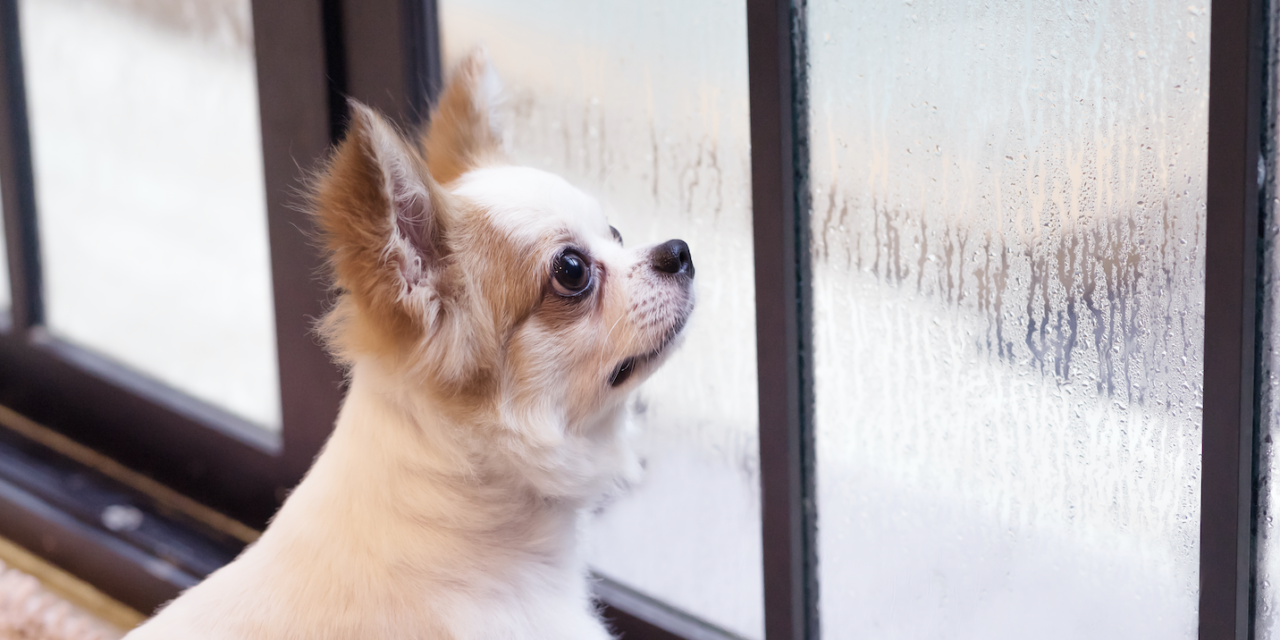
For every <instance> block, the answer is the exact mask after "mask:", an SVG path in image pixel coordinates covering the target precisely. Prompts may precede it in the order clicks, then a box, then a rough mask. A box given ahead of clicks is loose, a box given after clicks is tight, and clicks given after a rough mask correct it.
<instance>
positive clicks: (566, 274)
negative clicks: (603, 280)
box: [551, 250, 591, 296]
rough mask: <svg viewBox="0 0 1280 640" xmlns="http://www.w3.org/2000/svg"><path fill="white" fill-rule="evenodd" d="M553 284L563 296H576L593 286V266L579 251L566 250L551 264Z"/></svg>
mask: <svg viewBox="0 0 1280 640" xmlns="http://www.w3.org/2000/svg"><path fill="white" fill-rule="evenodd" d="M551 286H552V287H554V288H555V290H556V293H558V294H560V295H562V296H576V295H578V294H580V293H582V292H583V291H586V290H587V287H589V286H591V267H590V266H589V265H587V259H586V258H583V257H582V254H580V253H578V252H577V251H572V250H569V251H565V252H564V253H561V254H560V255H558V256H556V260H555V262H554V263H552V265H551Z"/></svg>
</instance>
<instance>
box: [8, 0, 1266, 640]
mask: <svg viewBox="0 0 1280 640" xmlns="http://www.w3.org/2000/svg"><path fill="white" fill-rule="evenodd" d="M806 2H807V0H747V2H746V3H745V7H744V10H745V11H746V12H747V45H748V65H749V82H750V87H749V105H750V111H751V116H750V121H751V123H750V132H751V155H752V157H751V163H752V200H753V212H754V213H753V217H754V222H753V224H754V229H753V239H754V243H755V245H754V249H755V293H756V323H757V334H756V346H757V362H758V381H757V384H758V392H759V418H760V422H759V424H760V434H759V438H760V452H761V453H760V455H761V460H760V477H761V500H762V521H761V527H762V529H761V530H762V535H763V549H764V551H763V556H762V558H761V562H762V566H763V575H764V581H765V592H764V609H765V637H766V638H767V640H800V639H801V638H816V637H818V635H819V634H820V626H819V613H820V612H819V608H818V593H819V591H818V584H817V557H816V534H817V526H818V516H817V513H816V511H815V510H816V506H815V505H816V500H815V496H816V487H815V484H814V470H813V464H814V462H813V461H814V436H813V407H814V399H813V385H812V381H813V358H812V355H813V354H812V329H811V319H812V308H813V307H812V290H811V283H810V264H809V260H810V252H809V250H808V247H809V217H808V216H809V202H808V199H809V191H808V184H807V174H808V122H807V117H808V105H807V77H806V73H807V71H806V69H807V65H806V60H805V58H806V42H805V36H806V32H807V31H806V24H805V14H806V7H807V5H806ZM1269 10H1270V7H1269V6H1268V3H1266V2H1264V1H1263V0H1215V1H1214V2H1213V5H1212V14H1211V35H1212V38H1211V43H1210V49H1211V53H1210V87H1211V90H1210V93H1209V139H1208V158H1209V174H1208V184H1207V193H1208V195H1207V205H1206V206H1207V222H1206V225H1207V229H1206V296H1205V307H1206V311H1205V363H1204V409H1203V441H1202V485H1201V499H1202V504H1201V528H1200V532H1201V533H1200V535H1201V545H1200V578H1201V590H1200V626H1199V638H1200V639H1201V640H1226V639H1228V638H1231V639H1244V638H1248V637H1250V636H1251V635H1252V620H1253V610H1254V608H1255V606H1256V604H1255V602H1254V595H1253V592H1252V579H1253V571H1254V567H1255V562H1256V557H1255V556H1256V533H1255V532H1254V531H1253V529H1254V527H1255V526H1256V518H1257V515H1256V514H1257V500H1258V496H1257V485H1258V479H1257V473H1258V469H1259V468H1260V466H1259V463H1258V460H1257V455H1258V452H1257V447H1256V446H1255V442H1256V438H1255V435H1256V432H1257V429H1258V424H1257V416H1258V412H1257V403H1258V401H1259V396H1260V394H1259V391H1258V384H1259V380H1258V379H1257V376H1256V368H1257V366H1258V363H1259V358H1258V356H1257V345H1258V344H1259V343H1260V339H1259V336H1258V335H1257V331H1258V323H1257V320H1256V317H1257V313H1258V306H1257V297H1258V294H1259V290H1258V286H1259V283H1260V282H1261V281H1262V280H1261V279H1260V277H1259V268H1260V261H1259V260H1258V255H1257V254H1258V250H1259V249H1258V237H1259V224H1260V222H1263V221H1264V219H1263V218H1262V217H1261V212H1260V211H1261V210H1260V207H1261V202H1262V200H1261V195H1260V193H1259V191H1260V187H1259V186H1258V181H1259V161H1260V160H1261V159H1262V156H1261V155H1260V149H1262V148H1265V146H1264V145H1263V139H1262V138H1263V135H1264V133H1265V130H1266V128H1265V127H1264V126H1263V119H1264V115H1263V114H1264V109H1263V105H1264V104H1266V103H1267V101H1268V97H1267V96H1266V95H1265V87H1266V84H1265V70H1266V69H1267V67H1268V65H1272V64H1277V63H1278V62H1280V61H1275V60H1266V59H1265V56H1264V53H1263V52H1264V51H1265V45H1266V42H1267V38H1268V37H1270V35H1271V34H1268V33H1267V26H1266V25H1267V23H1268V20H1267V19H1266V17H1267V13H1266V12H1267V11H1269ZM253 27H254V33H255V38H254V47H255V54H256V60H257V72H258V91H259V101H260V109H261V122H262V137H263V154H264V155H263V158H264V176H265V179H266V186H267V199H268V202H267V212H268V214H267V223H268V233H269V238H270V247H271V265H272V284H273V291H274V302H275V317H276V323H277V326H276V337H277V350H278V355H279V365H280V368H279V370H280V393H281V406H282V429H281V433H280V437H279V438H278V439H276V438H272V437H268V436H266V435H265V434H264V433H263V432H262V431H261V430H259V429H256V428H254V427H252V425H248V424H247V423H245V422H244V421H243V420H241V419H239V418H237V417H235V416H232V415H230V414H228V413H226V412H225V411H222V410H220V409H218V408H216V407H213V406H212V405H209V404H207V403H203V402H201V401H198V400H193V399H191V398H189V397H187V396H185V395H183V394H181V393H180V392H177V391H175V390H173V389H170V388H168V387H165V386H164V385H162V384H159V383H157V382H154V381H152V380H149V379H147V378H146V377H145V376H142V375H139V374H137V373H134V372H132V371H129V370H128V369H126V368H125V367H122V366H120V365H117V364H114V363H112V362H110V361H108V360H106V359H104V358H101V357H99V356H96V355H93V354H92V353H89V352H88V351H85V350H83V349H80V348H78V347H75V346H73V345H69V344H66V343H63V342H60V341H58V340H57V339H55V338H52V337H50V336H49V335H48V334H47V332H45V331H43V330H42V329H41V328H40V325H41V323H42V321H43V315H44V313H43V304H42V299H41V295H40V291H41V278H40V258H39V244H38V242H39V234H38V229H37V219H36V207H37V206H38V202H36V195H35V189H34V182H33V175H32V165H31V162H30V156H31V149H30V139H29V130H28V122H27V113H26V96H25V88H24V80H23V75H24V73H23V67H22V51H21V45H20V33H19V27H18V0H0V74H2V75H0V199H2V204H3V212H4V225H5V226H4V229H5V237H6V246H7V250H8V261H9V274H10V291H11V299H12V305H11V313H10V315H9V316H8V317H0V405H2V406H0V409H3V408H8V409H12V410H13V411H16V413H17V414H21V416H22V418H21V419H24V420H25V419H29V420H30V421H32V423H33V424H35V423H38V425H39V426H38V428H36V427H31V428H28V427H24V426H23V425H20V424H17V423H16V422H14V420H15V418H12V417H9V418H6V416H7V415H8V413H11V412H6V411H0V436H6V437H7V436H8V435H11V434H13V433H16V434H19V435H20V436H22V437H24V438H28V439H30V438H34V439H35V440H39V441H40V442H41V443H43V445H42V446H45V447H47V448H50V449H53V450H56V451H57V452H58V455H60V456H62V458H59V459H63V458H65V459H66V460H69V461H71V462H70V463H67V464H68V465H69V466H67V467H66V468H68V469H77V468H80V467H93V468H95V469H98V470H99V471H102V474H101V475H102V476H103V477H102V478H101V479H99V480H95V481H100V482H103V483H105V484H106V485H110V490H111V491H117V492H119V494H120V495H125V494H129V495H132V494H131V493H130V492H137V493H139V494H146V496H144V497H143V498H137V499H138V500H152V501H154V502H156V503H157V504H162V505H163V504H169V506H172V504H170V503H172V502H173V501H174V500H178V501H179V502H180V501H181V500H183V499H193V500H194V501H196V502H198V503H200V504H201V505H207V506H209V507H212V508H213V509H216V510H218V511H221V512H223V513H226V514H228V515H229V516H231V517H232V518H235V519H238V520H239V521H241V522H243V523H244V525H248V527H251V528H259V529H260V528H261V527H262V526H264V525H265V523H266V521H267V519H268V518H269V517H270V515H271V514H272V513H273V512H274V511H275V509H276V507H277V506H278V504H279V502H280V501H282V500H283V498H284V496H285V495H286V494H287V491H288V488H289V487H291V486H293V485H294V484H295V483H296V482H297V481H298V480H299V479H300V478H301V477H302V474H303V473H305V471H306V469H307V468H308V466H309V465H310V462H311V460H312V459H313V458H314V456H315V454H316V453H317V452H318V451H319V449H320V447H321V445H322V444H323V442H324V440H325V439H326V438H327V437H328V434H329V432H330V430H331V428H332V424H333V420H334V418H335V416H336V414H337V408H338V405H339V402H340V399H341V391H342V376H341V372H340V371H339V370H338V368H337V367H336V366H334V365H333V363H332V362H331V361H330V359H329V357H328V356H327V355H326V354H325V353H324V351H323V349H322V348H321V347H320V346H319V344H318V343H317V341H316V339H315V337H314V335H313V334H312V332H311V329H312V326H313V323H314V321H315V319H316V318H318V317H320V315H321V314H322V313H323V311H324V308H325V305H326V302H327V301H328V300H329V292H328V291H327V289H326V287H325V285H324V283H323V282H321V281H320V280H319V279H318V278H316V277H315V274H316V273H318V272H319V270H320V269H321V267H322V262H321V258H320V256H319V255H318V252H317V250H316V248H315V247H314V246H313V244H312V242H311V240H309V231H310V230H311V228H312V227H311V221H310V220H309V218H308V216H307V215H306V214H305V213H303V212H301V211H300V210H299V207H298V206H297V205H299V204H300V202H299V196H298V194H299V193H301V192H303V190H304V189H305V185H304V180H305V177H306V174H305V170H307V169H309V168H312V167H314V166H315V164H316V163H317V162H319V161H321V159H323V158H324V157H325V155H326V154H327V153H328V150H329V148H330V146H331V144H332V143H333V142H334V141H336V140H338V139H339V138H340V136H341V133H342V131H343V128H344V125H345V120H346V116H347V108H348V106H347V103H346V100H347V98H352V99H356V100H360V101H361V102H364V103H366V104H369V105H371V106H374V107H375V108H377V109H379V110H380V111H382V112H384V113H387V114H389V115H390V117H391V118H392V119H393V120H394V121H396V122H397V123H399V124H400V125H401V126H402V127H405V128H408V127H411V126H413V125H414V124H416V123H417V122H419V121H421V120H422V119H423V117H424V116H425V114H426V112H427V107H428V105H429V104H430V100H431V99H432V98H433V97H434V96H435V95H436V93H437V92H438V90H439V88H440V86H441V80H442V74H441V47H440V33H439V28H438V15H437V7H436V2H435V0H365V1H363V2H362V1H361V0H320V1H319V2H307V1H304V0H273V1H272V2H266V1H264V0H258V1H256V2H254V3H253ZM300 231H301V232H300ZM28 426H29V425H28ZM32 429H36V431H32ZM39 429H47V433H46V432H45V431H39ZM32 433H36V435H35V436H33V435H32ZM41 434H43V435H41ZM59 438H62V439H63V440H65V442H64V441H63V440H59ZM0 444H2V443H0ZM19 448H21V447H19ZM175 452H177V453H178V455H175ZM33 455H34V454H33ZM95 456H96V457H95ZM39 457H40V456H39V455H35V458H39ZM99 458H101V459H108V460H110V461H114V462H115V463H119V464H120V465H122V466H123V467H124V468H127V470H126V471H124V472H121V473H123V474H124V475H128V474H129V473H135V475H137V473H136V472H141V474H143V475H140V476H138V477H141V478H144V479H143V480H137V478H135V479H134V481H131V480H129V479H128V478H124V479H121V478H120V477H117V476H119V475H120V474H118V473H117V474H113V473H112V472H110V469H107V467H109V465H107V467H103V466H102V465H103V464H107V463H102V462H101V460H99ZM95 460H97V461H98V462H95ZM76 465H79V467H77V466H76ZM55 466H57V465H55ZM103 469H106V470H105V471H104V470H103ZM67 473H78V472H76V471H74V470H73V471H68V472H67ZM95 477H96V476H95ZM147 479H154V480H158V481H159V482H160V483H163V485H166V486H167V487H169V488H171V489H172V490H173V491H175V492H176V494H178V495H180V496H181V497H179V498H173V499H168V502H166V499H165V498H164V497H163V496H162V495H161V494H163V491H167V490H168V489H163V490H160V489H157V490H148V489H147V486H150V485H146V482H147V481H149V480H147ZM2 480H3V478H0V513H4V514H15V513H16V514H22V517H14V518H0V535H4V536H8V537H11V538H14V539H21V540H35V539H37V538H38V537H39V536H42V535H43V536H50V535H52V536H54V537H55V538H57V539H58V540H67V541H68V542H67V543H66V544H63V545H62V551H58V550H51V549H49V548H45V549H44V555H46V556H47V557H50V558H52V559H53V560H54V561H55V562H57V563H59V564H61V565H63V566H64V567H66V568H69V569H71V570H72V571H73V572H77V570H78V572H79V573H80V574H81V575H86V576H90V577H91V580H92V581H93V582H94V583H95V584H97V585H98V586H99V587H100V588H103V589H104V590H106V591H108V592H109V593H112V594H113V595H117V596H118V597H123V598H124V599H125V600H126V601H127V602H130V603H131V604H132V603H144V604H145V603H148V602H153V601H154V602H160V601H163V599H167V598H166V597H165V596H168V597H171V595H172V594H174V593H176V592H177V590H178V589H180V588H181V587H182V586H184V583H183V582H182V581H181V580H178V581H168V582H165V581H163V580H161V581H159V582H156V581H155V580H153V579H151V578H148V577H147V574H146V572H145V571H143V570H142V568H143V567H144V565H145V564H146V562H147V561H148V558H152V559H154V558H153V557H152V556H147V555H146V554H145V553H143V554H141V555H140V554H138V553H134V552H133V551H130V550H128V549H124V550H120V549H121V548H120V547H118V542H119V541H118V536H116V535H115V534H112V533H110V532H106V531H105V530H103V529H102V528H101V527H99V528H98V529H96V530H95V529H94V528H93V527H92V526H91V525H89V524H86V523H85V522H84V519H83V518H81V519H79V520H76V519H75V518H72V517H70V516H68V515H67V514H68V513H69V511H68V510H67V509H63V510H61V511H60V510H58V509H53V510H52V511H50V510H49V509H47V508H45V507H41V506H39V505H36V506H32V505H33V504H35V503H32V502H30V501H29V500H28V501H27V502H24V500H27V497H24V495H25V494H22V492H21V491H17V492H16V493H15V492H14V491H13V490H12V488H11V487H9V485H5V484H3V482H2ZM112 483H114V484H112ZM144 485H145V486H144ZM157 492H159V493H157ZM164 495H167V494H164ZM148 496H149V497H148ZM157 496H160V497H157ZM46 497H47V496H46ZM49 499H50V500H54V501H55V502H56V500H55V499H54V498H49ZM121 499H125V498H121ZM66 500H74V496H69V497H66ZM24 505H25V506H24ZM45 506H46V507H47V504H46V505H45ZM42 509H43V510H42ZM70 511H74V509H70ZM159 511H163V509H159V510H158V512H159ZM195 519H196V520H201V518H199V517H197V518H195ZM188 520H190V519H188ZM205 520H208V519H207V518H206V519H205ZM215 520H216V518H215ZM183 522H186V524H185V525H183V524H182V523H179V524H175V525H174V526H192V527H194V528H196V529H199V528H200V527H199V525H198V524H196V525H192V524H191V523H190V522H187V521H183ZM209 522H212V521H211V520H210V521H209ZM206 524H207V523H206ZM214 524H216V523H214ZM211 526H212V525H211ZM242 526H243V525H242ZM232 528H234V527H232ZM213 529H218V527H217V526H213ZM205 533H206V534H207V535H209V536H212V537H215V538H216V537H217V536H218V535H220V534H218V533H217V532H216V531H214V532H212V533H210V532H209V531H205ZM223 533H225V531H223ZM33 536H35V537H33ZM58 536H61V537H58ZM233 537H234V536H233ZM245 541H246V540H245V539H244V538H243V537H241V538H240V542H241V543H243V542H245ZM224 542H225V541H224ZM131 544H134V545H135V546H139V545H141V546H143V547H145V544H144V543H140V542H136V541H134V542H132V543H131ZM74 545H80V546H82V547H83V548H85V549H89V550H98V551H101V550H103V549H107V550H108V551H109V550H110V549H116V550H117V551H118V553H114V555H112V553H108V552H103V553H101V554H99V556H98V560H97V564H94V562H95V561H94V559H93V557H92V556H93V554H92V553H84V552H81V553H78V554H77V553H76V552H74V551H67V548H68V546H74ZM112 545H117V546H112ZM55 546H57V545H55ZM232 546H234V544H233V545H232ZM46 547H47V545H46ZM134 551H136V549H135V550H134ZM207 553H208V554H209V556H208V557H215V558H221V557H223V556H221V555H218V554H219V553H222V552H220V551H217V550H214V551H209V552H207ZM103 558H106V560H103ZM104 563H105V564H104ZM112 563H114V564H112ZM198 577H199V576H190V575H189V576H187V577H186V578H184V579H185V580H187V581H188V582H189V581H190V580H192V579H198ZM153 578H154V576H153ZM148 580H151V582H148ZM135 592H145V594H144V595H138V594H137V593H135ZM596 595H597V597H598V599H599V600H600V601H601V602H602V603H603V604H604V607H605V608H604V615H605V617H606V619H608V620H610V621H611V623H612V624H613V625H614V627H615V629H617V630H618V631H620V632H622V633H623V634H624V635H625V637H629V638H688V639H692V638H717V639H726V638H731V637H732V636H731V635H730V634H728V633H726V632H724V631H722V630H719V629H716V628H715V627H713V626H711V625H709V624H707V623H705V622H702V621H699V620H697V619H696V618H694V617H691V616H688V615H687V614H684V613H682V612H680V611H678V610H676V609H675V608H673V607H670V606H669V605H667V604H665V603H662V602H659V601H656V600H653V599H651V598H648V597H647V596H644V595H642V594H639V593H636V592H634V591H631V590H630V589H628V588H626V587H625V586H623V585H620V584H617V583H615V582H612V581H610V580H608V579H607V578H602V577H597V580H596ZM158 598H163V599H160V600H157V599H158ZM135 606H138V605H137V604H135Z"/></svg>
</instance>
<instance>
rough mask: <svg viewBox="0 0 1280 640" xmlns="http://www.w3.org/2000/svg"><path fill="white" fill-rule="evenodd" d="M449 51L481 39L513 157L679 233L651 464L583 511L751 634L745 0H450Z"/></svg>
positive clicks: (611, 543)
mask: <svg viewBox="0 0 1280 640" xmlns="http://www.w3.org/2000/svg"><path fill="white" fill-rule="evenodd" d="M439 7H440V12H441V13H440V17H441V26H442V28H441V31H442V32H443V35H444V41H445V45H446V51H447V54H448V55H449V56H450V57H452V58H453V59H456V58H457V57H458V56H459V55H460V54H461V53H462V52H464V51H466V50H469V49H470V48H471V47H473V46H476V45H480V44H483V45H485V46H486V47H488V50H489V53H490V56H491V57H492V58H493V60H494V63H495V65H496V67H497V69H498V72H499V73H500V74H501V75H502V77H503V80H504V82H505V83H506V88H507V91H508V94H509V100H508V102H507V112H508V117H509V119H510V122H509V123H508V125H507V128H506V130H507V131H508V132H509V134H510V140H509V144H510V148H511V150H512V153H513V156H514V160H515V161H516V162H518V163H521V164H526V165H530V166H535V167H539V168H543V169H546V170H549V171H553V172H555V173H558V174H560V175H563V176H565V177H566V178H567V179H569V180H570V181H571V182H573V183H574V184H576V185H578V186H579V187H581V188H584V189H586V190H587V191H589V192H591V193H594V194H595V195H596V196H598V197H599V198H600V200H601V201H602V203H603V204H604V206H605V208H606V211H607V212H608V214H609V218H610V221H611V222H612V223H613V224H614V226H616V227H617V228H618V229H619V230H620V231H621V232H622V235H623V237H624V238H625V239H626V241H627V243H628V245H635V244H648V243H653V242H661V241H664V240H667V239H669V238H682V239H684V240H685V241H687V242H688V243H689V246H690V247H691V248H692V253H693V259H694V263H695V264H696V265H697V268H698V278H697V279H698V283H699V284H698V310H697V312H695V313H694V315H693V320H692V321H691V323H690V326H689V329H688V332H687V336H688V339H687V340H686V342H685V344H684V346H683V347H682V348H681V349H680V351H679V352H677V353H676V354H675V356H674V357H673V358H672V359H671V360H670V361H669V362H668V363H667V364H666V365H665V367H663V369H661V370H660V371H659V372H658V373H657V375H655V376H654V378H653V379H652V380H650V381H649V382H647V383H646V384H645V385H644V386H643V387H641V388H640V390H639V392H638V394H637V395H636V397H635V399H634V402H633V404H632V409H633V411H632V416H633V417H634V419H635V421H636V423H637V426H638V427H639V433H638V443H637V444H638V446H639V448H640V451H641V453H642V455H643V456H644V458H645V459H646V461H647V472H646V474H645V475H646V477H645V479H644V480H643V481H642V483H641V484H640V485H639V486H638V487H636V488H635V489H634V490H632V491H630V492H628V493H627V495H625V496H624V497H621V498H619V499H618V500H616V501H614V502H613V503H612V504H610V505H608V506H607V508H605V509H604V510H603V511H602V512H601V513H600V514H599V515H598V516H597V517H596V518H595V521H594V527H593V530H594V533H593V539H594V544H593V551H592V552H591V556H590V557H591V561H592V563H593V565H594V566H595V568H596V569H597V570H599V571H600V572H602V573H604V574H605V575H608V576H609V577H612V578H614V579H617V580H620V581H622V582H624V583H626V584H628V585H630V586H632V587H635V588H637V589H640V590H642V591H644V592H646V593H648V594H650V595H652V596H654V597H657V598H660V599H662V600H665V601H667V602H669V603H671V604H672V605H674V606H676V607H678V608H681V609H684V610H686V611H688V612H690V613H693V614H694V615H697V616H700V617H702V618H705V619H707V620H709V621H711V622H714V623H716V624H719V625H722V626H724V627H726V628H728V629H731V630H733V631H735V632H737V633H741V634H744V635H746V636H750V637H760V636H762V635H763V634H762V625H763V622H762V619H763V618H762V604H761V603H762V599H763V595H762V594H763V586H762V578H761V569H760V504H759V501H760V499H759V488H758V485H757V483H758V467H759V463H758V459H759V458H758V454H757V435H756V423H757V417H756V377H755V366H756V362H755V322H754V321H755V307H754V299H755V298H754V293H753V291H754V290H753V286H754V285H753V276H752V274H753V262H752V259H753V258H752V255H753V254H752V245H751V207H750V194H751V182H750V155H749V149H748V143H749V122H748V112H747V106H748V99H747V49H746V12H745V10H744V9H743V7H742V4H741V3H740V2H730V1H726V0H693V1H689V0H659V1H655V2H644V3H639V2H637V3H625V4H620V3H602V2H593V1H591V0H554V1H551V2H543V3H527V2H519V1H517V0H444V1H442V2H440V4H439Z"/></svg>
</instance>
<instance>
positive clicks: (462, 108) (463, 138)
mask: <svg viewBox="0 0 1280 640" xmlns="http://www.w3.org/2000/svg"><path fill="white" fill-rule="evenodd" d="M501 96H502V82H501V81H500V80H499V79H498V74H497V72H496V71H494V69H493V64H492V63H490V62H489V56H488V54H486V53H485V52H484V50H483V49H477V50H475V51H472V52H471V54H470V55H468V56H467V57H466V58H465V59H463V61H462V62H461V63H460V64H458V66H457V67H455V68H454V70H453V74H452V76H451V77H450V78H449V83H448V85H447V86H446V87H445V90H444V93H443V94H442V95H441V96H440V102H439V103H438V104H437V105H436V108H435V111H434V112H433V113H432V114H431V121H430V124H429V125H428V127H427V130H426V135H425V138H424V140H423V146H424V148H425V149H426V155H427V164H428V166H429V167H430V169H431V175H432V176H434V177H435V179H436V180H437V181H439V182H440V183H441V184H446V183H449V182H452V181H453V180H454V179H456V178H457V177H458V176H461V175H462V174H464V173H466V172H468V171H470V170H472V169H475V168H477V167H481V166H484V165H486V164H492V163H494V162H497V161H500V160H501V159H502V156H503V149H502V134H501V132H500V131H499V127H498V117H497V109H498V107H499V106H500V101H501Z"/></svg>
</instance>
